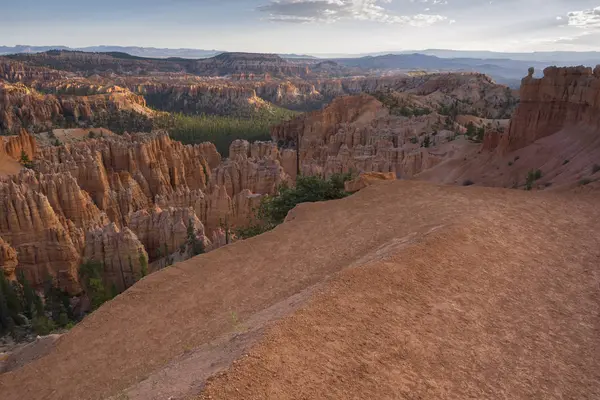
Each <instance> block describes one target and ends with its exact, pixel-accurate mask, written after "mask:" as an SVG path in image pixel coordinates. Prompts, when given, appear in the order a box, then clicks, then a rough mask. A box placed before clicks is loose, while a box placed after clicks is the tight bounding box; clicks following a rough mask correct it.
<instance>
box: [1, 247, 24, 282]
mask: <svg viewBox="0 0 600 400" xmlns="http://www.w3.org/2000/svg"><path fill="white" fill-rule="evenodd" d="M18 263H19V261H18V259H17V251H16V250H15V249H13V248H12V247H11V246H10V245H9V244H8V243H6V242H5V241H4V239H2V238H1V237H0V274H4V276H5V277H6V278H7V279H9V280H14V279H16V276H15V270H16V268H17V264H18Z"/></svg>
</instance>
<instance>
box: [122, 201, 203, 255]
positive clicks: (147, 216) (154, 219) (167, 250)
mask: <svg viewBox="0 0 600 400" xmlns="http://www.w3.org/2000/svg"><path fill="white" fill-rule="evenodd" d="M190 223H191V226H192V227H193V230H194V232H196V234H197V236H198V237H200V238H202V240H203V241H205V244H206V245H207V246H208V243H209V242H208V239H204V238H205V231H204V225H203V224H202V222H201V221H200V219H198V217H197V216H196V213H195V212H194V210H193V209H192V208H191V207H188V208H175V207H169V208H165V209H161V208H159V207H158V206H155V207H153V208H151V209H147V210H142V211H138V212H136V213H134V214H132V215H131V219H130V221H129V228H130V229H131V231H133V232H134V233H135V235H136V236H137V237H138V238H139V240H140V242H141V243H142V244H143V246H144V248H145V249H146V250H147V251H148V254H149V256H150V259H151V260H155V259H157V258H160V257H164V256H166V255H169V254H171V253H175V252H176V251H179V250H180V249H181V248H182V246H185V245H186V243H187V242H188V226H190Z"/></svg>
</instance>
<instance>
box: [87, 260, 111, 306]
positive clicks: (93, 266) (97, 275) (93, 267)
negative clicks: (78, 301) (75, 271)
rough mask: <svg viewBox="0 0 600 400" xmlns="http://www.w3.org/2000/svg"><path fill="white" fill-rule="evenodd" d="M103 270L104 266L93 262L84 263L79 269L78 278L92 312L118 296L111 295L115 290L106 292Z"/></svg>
mask: <svg viewBox="0 0 600 400" xmlns="http://www.w3.org/2000/svg"><path fill="white" fill-rule="evenodd" d="M103 270H104V265H102V263H101V262H98V261H95V260H89V261H86V262H85V263H83V264H81V266H80V267H79V277H80V279H81V282H82V283H83V285H84V287H85V290H86V293H87V296H88V298H89V299H90V303H91V307H92V310H95V309H97V308H98V307H100V306H101V305H102V304H104V303H105V302H107V301H108V300H110V299H112V298H113V297H115V296H116V295H117V294H118V293H116V294H115V293H111V292H114V291H115V290H111V291H110V292H109V291H108V290H106V288H105V286H104V281H103V280H102V271H103ZM115 289H116V288H115Z"/></svg>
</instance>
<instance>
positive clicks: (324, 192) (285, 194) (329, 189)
mask: <svg viewBox="0 0 600 400" xmlns="http://www.w3.org/2000/svg"><path fill="white" fill-rule="evenodd" d="M350 179H352V174H335V175H332V176H331V177H330V178H329V179H323V178H322V177H319V176H299V177H298V179H297V181H296V186H294V187H290V186H289V185H286V184H283V185H281V186H279V188H278V189H277V193H276V194H275V195H273V196H265V197H263V198H262V200H261V203H260V205H259V206H258V209H257V210H256V218H257V220H258V223H257V224H255V225H252V226H249V227H248V228H242V229H238V230H237V234H238V236H239V237H241V238H249V237H252V236H256V235H260V234H261V233H264V232H266V231H268V230H270V229H273V228H274V227H276V226H277V225H279V224H281V223H282V222H283V221H284V220H285V217H286V216H287V214H288V212H289V211H290V210H291V209H292V208H294V207H296V206H297V205H298V204H301V203H309V202H317V201H328V200H336V199H341V198H344V197H346V196H349V195H350V193H347V192H346V191H345V190H344V183H345V182H346V181H348V180H350Z"/></svg>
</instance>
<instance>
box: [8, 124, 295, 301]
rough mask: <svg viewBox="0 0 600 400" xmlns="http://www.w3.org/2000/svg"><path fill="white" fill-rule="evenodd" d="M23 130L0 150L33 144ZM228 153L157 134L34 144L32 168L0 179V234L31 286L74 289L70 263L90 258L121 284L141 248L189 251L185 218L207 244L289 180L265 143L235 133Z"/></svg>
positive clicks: (134, 270) (176, 256)
mask: <svg viewBox="0 0 600 400" xmlns="http://www.w3.org/2000/svg"><path fill="white" fill-rule="evenodd" d="M30 138H31V136H29V135H28V134H27V133H25V132H23V133H22V134H21V136H20V137H15V138H11V139H10V140H12V141H11V142H10V143H11V144H10V146H9V145H6V146H5V147H3V149H6V148H8V149H10V151H9V152H10V153H11V154H13V153H19V154H20V151H21V150H23V149H25V150H23V151H26V152H27V151H30V150H31V149H35V148H36V146H35V142H31V143H33V146H29V148H28V147H27V146H28V144H31V143H30ZM31 151H33V150H31ZM231 152H232V157H231V158H230V159H227V160H225V161H224V162H222V161H221V156H220V155H219V154H218V153H217V152H216V149H215V147H214V145H212V144H209V143H205V144H200V145H195V146H184V145H182V144H181V143H179V142H176V141H173V140H171V139H170V138H169V137H168V136H167V135H166V134H161V133H157V134H132V135H129V134H126V135H123V136H114V135H106V136H104V137H99V138H96V139H88V140H85V141H76V142H72V143H66V144H62V145H60V146H48V147H41V148H39V149H38V150H37V152H36V154H35V161H34V170H31V169H23V170H21V172H20V173H19V174H17V175H13V176H11V177H8V178H4V179H3V180H2V181H0V208H1V210H0V237H2V238H3V239H4V240H5V242H6V244H7V246H11V248H14V250H15V251H16V253H17V254H18V256H19V264H18V268H20V269H22V270H23V271H24V272H25V274H26V276H27V278H28V279H29V280H30V281H31V282H32V283H33V284H34V285H36V286H38V287H39V286H40V285H41V284H42V282H43V281H44V279H46V277H47V276H51V277H54V278H55V279H56V280H57V282H58V284H59V285H60V286H61V287H62V288H63V289H66V290H68V291H69V292H71V293H77V292H78V291H79V290H80V285H79V280H78V268H79V266H80V265H81V263H82V262H84V261H89V260H93V261H96V262H100V263H102V265H103V268H104V269H103V270H104V277H105V279H106V282H107V283H110V285H111V286H112V285H114V286H115V287H116V288H117V289H119V290H122V289H124V288H127V287H129V286H130V285H131V284H133V282H135V280H136V279H139V277H140V273H141V269H142V267H141V265H142V262H141V261H140V260H141V259H142V256H144V257H146V259H147V261H148V263H149V264H150V263H153V264H156V265H162V266H166V265H168V264H169V263H170V262H173V260H184V259H185V258H186V257H189V255H187V254H188V253H189V249H188V248H187V245H188V242H189V228H190V227H191V228H192V230H193V232H194V234H195V235H196V237H197V238H198V239H199V240H201V241H202V242H203V243H204V247H205V248H206V249H214V248H217V247H219V246H221V245H223V243H227V241H228V240H230V239H231V234H230V231H232V230H233V229H235V228H236V227H238V226H242V225H246V224H249V223H251V222H252V221H253V218H254V209H255V208H256V207H257V206H258V204H259V202H260V199H261V197H262V195H264V194H270V193H273V192H274V191H275V188H276V187H277V185H279V184H280V183H282V182H284V181H287V180H289V176H288V175H287V174H286V173H285V172H284V169H283V167H282V165H281V160H282V155H281V153H280V152H279V150H278V149H277V146H275V144H274V143H266V142H257V143H253V144H252V145H251V144H249V143H248V142H244V141H236V142H235V143H234V144H233V145H232V148H231ZM190 224H191V225H190ZM209 238H213V239H214V240H215V242H214V243H211V240H209ZM7 249H8V247H7ZM7 249H6V251H4V253H3V254H6V257H4V258H5V259H9V258H10V257H9V256H8V255H9V253H10V252H9V250H7ZM165 257H168V258H167V260H170V261H164V260H162V258H165ZM5 264H6V263H5ZM7 265H8V266H7V268H9V269H11V268H13V266H12V263H8V264H7ZM11 274H12V272H11Z"/></svg>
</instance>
